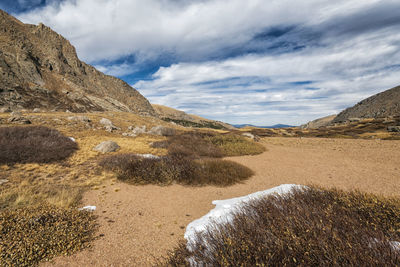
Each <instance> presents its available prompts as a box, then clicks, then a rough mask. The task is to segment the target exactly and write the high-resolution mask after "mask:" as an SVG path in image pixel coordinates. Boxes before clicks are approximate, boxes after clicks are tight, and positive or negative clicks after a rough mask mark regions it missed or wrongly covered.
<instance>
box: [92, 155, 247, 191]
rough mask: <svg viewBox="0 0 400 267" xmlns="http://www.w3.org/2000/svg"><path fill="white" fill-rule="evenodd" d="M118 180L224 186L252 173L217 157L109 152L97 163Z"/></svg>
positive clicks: (140, 182) (138, 182) (245, 168)
mask: <svg viewBox="0 0 400 267" xmlns="http://www.w3.org/2000/svg"><path fill="white" fill-rule="evenodd" d="M99 164H100V166H102V167H104V168H105V169H108V170H112V171H114V172H115V173H116V174H117V177H118V179H120V180H122V181H125V182H128V183H132V184H160V185H169V184H172V183H179V184H185V185H206V184H212V185H217V186H227V185H231V184H234V183H237V182H239V181H242V180H245V179H247V178H248V177H250V176H251V175H253V172H252V171H251V170H250V169H248V168H247V167H244V166H242V165H240V164H237V163H235V162H231V161H225V160H217V159H203V160H194V159H192V158H187V157H185V156H184V155H178V154H174V155H168V156H165V157H161V158H143V157H139V156H137V155H135V154H119V155H111V156H108V157H105V158H103V159H102V160H101V161H100V162H99Z"/></svg>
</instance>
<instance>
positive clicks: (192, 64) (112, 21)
mask: <svg viewBox="0 0 400 267" xmlns="http://www.w3.org/2000/svg"><path fill="white" fill-rule="evenodd" d="M0 8H2V9H4V10H6V11H7V12H9V13H11V14H12V15H15V16H16V17H17V18H19V19H20V20H22V21H23V22H25V23H33V24H38V23H39V22H43V23H44V24H46V25H48V26H50V27H51V28H53V29H54V30H55V31H57V32H59V33H60V34H62V35H63V36H65V37H66V38H67V39H69V40H70V41H71V43H72V44H73V45H74V46H75V47H76V49H77V52H78V56H79V57H80V59H82V60H84V61H85V62H87V63H89V64H92V65H94V66H95V67H97V68H98V69H99V70H101V71H103V72H105V73H107V74H110V75H114V76H117V77H119V78H121V79H123V80H125V81H126V82H128V83H129V84H131V85H132V86H133V87H135V88H137V89H138V90H139V91H140V92H141V93H142V94H143V95H144V96H146V97H147V98H148V99H149V100H150V101H151V102H152V103H157V104H163V105H167V106H170V107H174V108H177V109H181V110H184V111H186V112H188V113H194V114H198V115H201V116H204V117H207V118H210V119H216V120H221V121H226V122H229V123H233V124H240V123H251V124H256V125H272V124H276V123H285V124H292V125H298V124H302V123H305V122H307V121H309V120H312V119H316V118H318V117H322V116H326V115H330V114H335V113H337V112H339V111H341V110H342V109H343V108H345V107H348V106H351V105H354V104H355V103H357V102H358V101H360V100H362V99H364V98H365V97H368V96H370V95H373V94H375V93H378V92H380V91H383V90H385V89H389V88H391V87H394V86H397V85H399V84H400V82H399V80H400V49H399V48H400V31H399V29H400V1H398V0H363V1H359V0H336V1H329V0H296V1H295V0H291V1H289V0H269V1H265V0H247V1H243V0H146V1H141V0H64V1H59V0H31V1H29V0H13V1H8V0H7V1H6V0H0Z"/></svg>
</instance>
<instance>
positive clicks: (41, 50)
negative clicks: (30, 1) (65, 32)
mask: <svg viewBox="0 0 400 267" xmlns="http://www.w3.org/2000/svg"><path fill="white" fill-rule="evenodd" d="M0 107H11V108H12V109H17V108H28V109H33V108H41V109H46V110H53V109H54V110H63V111H65V110H70V111H74V112H88V111H127V112H133V113H137V114H141V115H149V116H156V113H155V111H154V109H153V108H152V106H151V105H150V103H149V101H148V100H147V99H146V98H144V97H143V96H142V95H141V94H140V93H139V92H138V91H137V90H135V89H133V88H132V87H130V86H129V85H128V84H127V83H125V82H124V81H122V80H120V79H117V78H115V77H112V76H108V75H105V74H103V73H101V72H100V71H98V70H96V69H95V68H94V67H92V66H90V65H88V64H85V63H84V62H82V61H80V60H79V59H78V57H77V54H76V51H75V48H74V47H73V46H72V45H71V44H70V42H69V41H68V40H66V39H65V38H64V37H62V36H61V35H59V34H57V33H56V32H54V31H53V30H51V29H50V28H49V27H46V26H45V25H43V24H39V25H38V26H36V25H30V24H24V23H22V22H20V21H18V20H17V19H15V18H14V17H12V16H10V15H8V14H7V13H6V12H4V11H2V10H0Z"/></svg>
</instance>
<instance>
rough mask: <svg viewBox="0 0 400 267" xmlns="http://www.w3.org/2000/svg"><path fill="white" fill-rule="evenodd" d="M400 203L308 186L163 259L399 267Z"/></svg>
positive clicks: (171, 262)
mask: <svg viewBox="0 0 400 267" xmlns="http://www.w3.org/2000/svg"><path fill="white" fill-rule="evenodd" d="M393 241H400V201H399V200H398V199H384V198H380V197H376V196H373V195H367V194H362V193H359V192H350V193H345V192H343V191H338V190H320V189H316V188H309V189H305V190H303V191H300V190H294V191H293V192H292V193H290V194H288V195H285V196H269V197H266V198H262V199H258V200H254V201H252V202H248V203H247V204H245V205H243V206H241V207H240V208H238V209H237V211H236V212H234V216H233V220H232V221H231V222H229V223H224V224H222V223H221V224H217V223H214V224H213V225H211V226H209V227H208V228H207V230H206V231H204V232H202V233H198V235H197V237H196V240H195V242H194V243H191V248H190V250H189V249H188V248H187V246H186V244H185V243H181V244H180V245H179V246H178V247H177V248H176V249H175V250H174V251H173V252H172V253H170V255H169V257H168V258H167V259H166V261H165V262H163V264H164V265H168V266H189V265H190V264H189V262H188V259H190V260H191V261H194V262H196V263H198V264H199V265H201V266H298V265H301V266H399V265H400V249H399V248H396V247H395V243H393Z"/></svg>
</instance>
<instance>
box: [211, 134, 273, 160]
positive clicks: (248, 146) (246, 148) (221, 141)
mask: <svg viewBox="0 0 400 267" xmlns="http://www.w3.org/2000/svg"><path fill="white" fill-rule="evenodd" d="M207 139H208V140H209V141H210V142H211V143H212V144H213V145H215V146H217V147H218V148H219V149H221V150H222V153H223V155H224V156H228V157H232V156H244V155H257V154H261V153H263V152H264V151H265V147H264V146H263V145H261V144H259V143H256V142H254V141H250V140H249V139H248V138H246V137H243V136H239V135H234V134H224V135H215V136H211V137H207Z"/></svg>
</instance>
